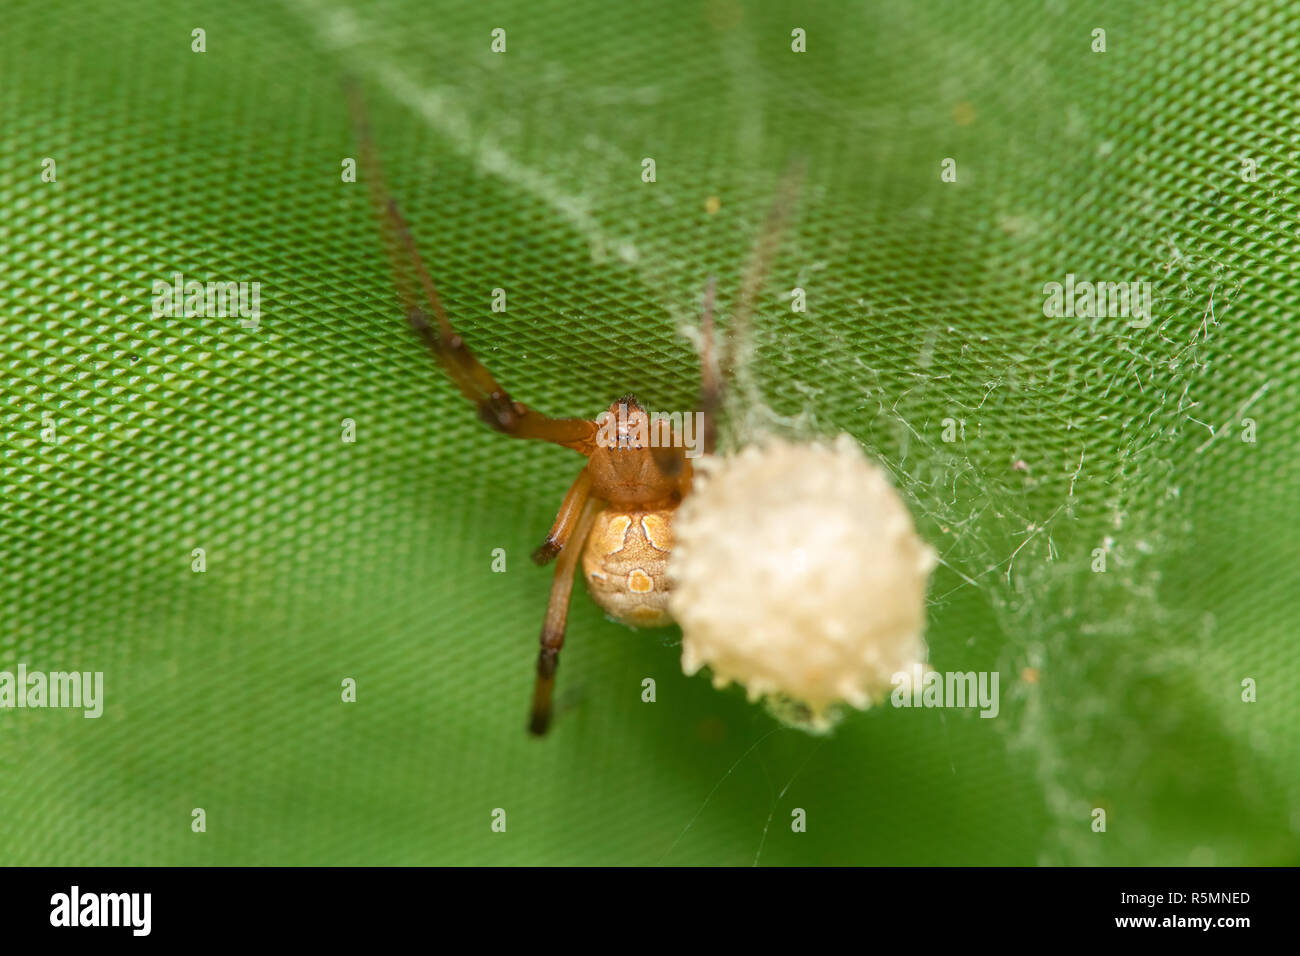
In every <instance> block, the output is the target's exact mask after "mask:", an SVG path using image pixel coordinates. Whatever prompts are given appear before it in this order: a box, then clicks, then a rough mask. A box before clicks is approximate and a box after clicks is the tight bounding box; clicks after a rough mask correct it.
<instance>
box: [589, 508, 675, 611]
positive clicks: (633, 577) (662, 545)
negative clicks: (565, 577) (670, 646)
mask: <svg viewBox="0 0 1300 956" xmlns="http://www.w3.org/2000/svg"><path fill="white" fill-rule="evenodd" d="M672 520H673V512H672V511H614V510H612V509H609V508H607V509H605V510H604V511H602V512H601V513H600V514H598V515H597V516H596V522H595V524H594V525H593V527H592V529H591V534H590V536H588V538H587V543H586V546H585V547H584V548H583V552H582V573H583V575H584V576H585V577H586V579H587V590H588V591H590V592H591V596H592V599H593V600H595V602H596V603H597V604H599V605H600V606H601V607H602V608H604V609H605V613H607V614H608V615H609V616H610V617H612V618H614V619H615V620H617V621H622V622H623V623H624V624H630V625H632V626H633V627H664V626H666V625H668V624H671V623H672V622H673V619H672V616H671V615H670V614H669V613H668V593H669V589H668V556H669V553H670V552H671V551H672V547H673V525H672Z"/></svg>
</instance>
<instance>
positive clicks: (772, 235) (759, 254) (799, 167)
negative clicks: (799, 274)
mask: <svg viewBox="0 0 1300 956" xmlns="http://www.w3.org/2000/svg"><path fill="white" fill-rule="evenodd" d="M803 177H804V164H803V162H802V161H795V162H793V163H791V164H790V166H789V167H787V168H786V171H785V173H784V174H783V175H782V177H781V184H780V186H778V187H777V192H776V198H775V199H774V200H772V206H771V208H770V209H769V210H768V213H767V218H766V219H765V220H764V221H763V228H762V231H761V232H759V234H758V238H757V239H755V240H754V248H753V250H752V251H751V252H750V254H749V261H748V262H747V263H746V264H745V271H744V273H743V275H742V278H741V280H740V292H739V293H738V294H737V296H736V304H735V307H734V308H733V309H732V312H731V328H730V329H729V330H728V333H727V354H726V358H725V361H723V362H722V367H723V369H724V370H725V369H732V368H735V365H736V361H737V360H738V358H739V352H740V348H741V346H742V344H743V343H744V341H745V339H746V338H747V337H748V335H749V320H750V317H751V316H752V315H753V314H754V304H755V302H756V301H757V299H758V293H759V292H760V291H762V288H763V282H764V280H765V279H766V278H767V270H768V268H769V267H770V266H771V264H772V260H773V259H774V258H775V257H776V252H777V250H778V249H779V248H780V247H781V239H782V237H783V236H784V235H785V228H786V225H787V224H788V223H789V221H790V215H791V213H792V212H793V211H794V207H795V205H796V203H797V202H798V199H799V189H800V187H801V186H802V184H803Z"/></svg>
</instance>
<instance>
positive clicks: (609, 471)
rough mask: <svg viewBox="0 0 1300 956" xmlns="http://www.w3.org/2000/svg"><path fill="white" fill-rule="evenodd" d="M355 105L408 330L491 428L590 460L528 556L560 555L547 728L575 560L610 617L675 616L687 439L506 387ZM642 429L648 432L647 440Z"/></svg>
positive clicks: (747, 282)
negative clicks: (444, 281) (462, 326)
mask: <svg viewBox="0 0 1300 956" xmlns="http://www.w3.org/2000/svg"><path fill="white" fill-rule="evenodd" d="M352 107H353V115H354V118H355V121H356V125H357V129H358V133H359V135H360V139H361V153H362V163H363V167H364V168H365V170H366V173H367V180H368V182H369V184H370V188H371V196H372V198H373V200H374V204H375V208H376V211H377V213H378V215H379V218H380V223H381V228H382V231H383V233H384V237H385V241H386V242H385V244H386V246H387V248H388V251H389V254H390V256H391V258H392V264H393V272H394V276H395V278H396V282H397V287H398V292H399V295H400V298H401V303H402V308H403V310H404V312H405V314H406V317H407V320H408V321H409V322H410V324H411V327H412V328H413V329H414V330H415V331H416V333H417V334H418V335H419V336H420V338H422V339H423V340H424V342H425V344H426V345H428V347H429V350H430V351H431V352H432V353H433V355H434V357H435V358H436V359H437V360H438V363H439V364H440V365H441V366H442V368H443V369H444V370H445V371H446V373H447V375H448V376H449V377H450V378H451V380H452V381H453V382H454V383H455V385H456V387H457V388H459V389H460V391H461V393H462V394H463V395H464V396H465V397H466V398H468V399H469V400H470V401H471V402H473V403H474V404H475V405H476V406H477V408H478V414H479V417H480V418H481V419H483V421H484V422H486V423H487V424H488V425H490V426H491V427H492V428H494V429H496V430H497V431H499V432H503V433H504V434H507V435H511V436H514V437H516V438H536V439H540V440H542V441H548V442H553V443H555V444H557V445H564V446H565V447H566V448H571V449H573V450H574V451H576V452H579V453H580V454H582V455H584V456H586V458H587V463H586V465H585V466H584V467H583V469H582V471H580V472H579V473H578V477H577V478H576V479H575V480H574V482H573V485H572V486H571V487H570V488H569V491H568V494H566V495H565V496H564V502H563V503H562V504H561V505H560V511H559V513H558V514H557V515H556V516H555V523H554V524H553V525H552V526H551V531H550V533H549V534H548V535H547V536H546V540H545V541H544V542H542V544H541V546H540V547H539V548H538V549H537V550H536V551H535V552H533V560H534V561H536V562H537V563H538V564H546V563H548V562H550V561H552V560H554V561H555V577H554V582H553V583H552V585H551V597H550V601H549V602H548V603H547V607H546V618H545V620H544V622H543V624H542V633H541V650H540V652H539V654H538V657H537V680H536V685H535V688H534V691H533V707H532V715H531V719H530V721H529V729H530V730H531V731H532V732H533V733H534V734H543V733H545V732H546V728H547V725H548V724H549V722H550V715H551V694H552V690H553V688H554V685H555V671H556V668H557V666H558V664H559V655H560V648H561V647H562V646H563V644H564V628H565V621H566V619H567V617H568V608H569V595H570V593H571V592H572V590H573V578H574V575H575V574H576V572H577V567H578V564H579V561H581V564H582V571H583V576H584V577H585V578H586V580H587V587H588V590H589V591H590V592H591V596H592V598H593V599H594V600H595V601H596V603H597V604H599V605H600V606H601V607H602V608H603V609H604V610H605V611H606V612H607V613H608V614H609V615H610V616H611V617H613V618H615V619H617V620H619V621H622V622H624V623H627V624H631V625H633V626H635V627H658V626H662V625H666V624H670V623H672V618H671V617H670V616H669V613H668V596H669V586H668V577H667V568H668V559H669V555H670V553H671V550H672V544H673V529H672V522H673V515H674V513H675V511H676V509H677V506H678V505H679V504H680V503H681V500H682V498H683V497H685V496H686V495H687V494H688V493H689V492H690V489H691V477H692V467H691V461H690V458H689V457H688V455H687V443H686V442H685V441H684V440H683V437H682V436H681V435H678V434H676V433H674V432H663V431H661V432H659V433H658V434H656V433H655V431H654V429H653V428H652V427H650V422H649V419H648V416H647V415H646V412H645V410H644V409H642V407H641V405H640V404H639V403H638V402H637V401H636V399H635V398H632V397H631V396H626V397H624V398H621V399H619V400H618V401H616V402H614V403H613V404H612V405H610V407H609V411H608V413H607V414H608V415H614V416H618V417H617V418H616V421H617V423H618V424H617V428H616V429H613V430H612V434H611V429H609V428H607V427H604V426H605V425H606V424H607V421H608V419H606V418H605V416H604V415H602V416H601V418H600V419H598V420H596V421H592V420H588V419H582V418H551V417H549V416H547V415H543V414H542V413H541V412H537V411H534V410H533V409H531V408H529V407H528V406H527V405H524V404H523V403H522V402H516V401H514V400H513V399H512V398H511V397H510V396H509V394H507V392H506V390H505V389H504V388H502V387H501V386H500V385H499V384H498V383H497V381H496V379H495V378H493V377H492V374H491V373H490V372H489V371H488V370H487V368H486V367H485V366H484V365H483V364H482V363H481V362H479V361H478V359H477V358H475V357H474V355H473V353H471V352H470V350H469V349H468V348H467V347H466V345H465V343H464V341H463V340H462V339H461V337H460V336H459V335H458V334H456V331H455V330H454V329H453V328H452V326H451V323H450V321H448V319H447V315H446V313H445V311H444V310H443V307H442V302H441V301H440V299H439V297H438V292H437V289H436V288H435V287H434V284H433V280H432V278H431V277H430V275H429V272H428V270H427V269H426V268H425V266H424V263H423V262H422V261H421V259H420V254H419V252H418V251H417V250H416V246H415V241H414V239H412V237H411V233H410V230H409V229H408V228H407V225H406V221H405V219H404V218H403V217H402V214H401V212H400V211H399V210H398V208H397V203H396V202H395V201H393V200H392V199H390V198H389V197H388V195H387V192H386V190H385V187H384V184H383V177H382V173H381V171H380V167H379V161H378V157H377V155H376V153H375V150H374V146H373V144H372V143H371V141H370V136H369V124H368V122H367V120H366V118H365V115H364V109H363V107H362V104H361V101H360V98H359V96H357V95H356V94H355V91H353V96H352ZM796 171H797V170H796ZM796 185H797V176H794V175H787V177H786V180H785V182H784V188H783V189H782V191H781V193H780V194H779V195H778V198H777V201H776V203H775V204H774V206H773V209H772V212H771V213H770V214H769V216H768V218H767V223H766V226H765V228H764V230H763V232H762V234H761V235H760V236H759V239H758V241H757V242H756V244H755V247H754V253H753V256H752V258H751V260H750V263H749V266H748V268H747V269H746V271H745V274H744V277H743V280H742V283H741V288H740V293H739V295H738V297H737V301H736V304H735V306H734V309H733V313H732V321H733V342H734V340H735V339H736V338H738V337H739V336H738V334H736V333H737V332H738V330H740V329H742V328H743V327H744V325H745V323H746V322H747V321H748V318H749V315H750V314H751V313H752V311H753V308H754V301H755V297H756V295H757V293H758V290H759V288H760V287H761V285H762V279H763V275H764V273H765V272H766V269H767V265H768V263H769V262H770V260H771V257H772V255H773V254H774V253H775V251H776V246H777V241H778V239H779V236H780V233H781V228H782V226H783V224H784V220H785V217H786V215H787V213H788V211H789V209H790V208H791V206H792V204H793V194H794V191H795V188H796ZM713 289H714V283H713V281H712V280H710V282H709V284H708V288H707V290H706V292H705V295H704V306H703V311H702V314H701V318H700V332H701V339H702V343H703V347H702V349H701V354H700V357H701V364H702V373H701V389H700V413H701V418H702V421H703V434H702V436H701V443H700V445H701V447H700V450H702V451H703V453H704V454H712V453H713V450H714V446H715V444H716V437H717V425H716V416H717V411H718V408H719V406H720V404H721V396H722V385H721V378H720V376H719V373H718V364H717V363H716V362H715V361H714V357H713V344H712V343H713ZM421 297H422V298H423V302H421V301H420V299H421ZM726 364H730V363H726ZM646 435H650V436H653V437H651V438H650V440H646V438H645V437H644V436H646Z"/></svg>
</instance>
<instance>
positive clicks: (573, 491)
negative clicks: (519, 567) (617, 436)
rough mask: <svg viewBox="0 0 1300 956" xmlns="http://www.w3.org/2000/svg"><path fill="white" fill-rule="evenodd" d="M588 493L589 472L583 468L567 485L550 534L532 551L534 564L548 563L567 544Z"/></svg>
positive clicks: (580, 515) (589, 486) (589, 491)
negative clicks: (567, 488) (566, 490)
mask: <svg viewBox="0 0 1300 956" xmlns="http://www.w3.org/2000/svg"><path fill="white" fill-rule="evenodd" d="M590 493H591V473H590V472H588V471H587V469H586V468H583V469H582V471H580V472H578V477H577V478H576V479H575V480H574V482H573V484H572V485H570V486H569V491H568V493H567V494H566V495H565V496H564V501H563V502H561V504H560V510H559V512H558V513H557V514H556V515H555V523H554V524H553V525H551V532H550V534H548V535H547V536H546V540H545V541H543V542H542V543H541V544H540V545H539V546H538V547H537V550H536V551H534V552H533V554H532V558H533V563H534V564H550V563H551V561H553V560H554V559H555V556H556V555H557V554H559V553H560V552H561V551H562V550H563V549H564V546H565V545H566V544H568V542H569V538H571V537H572V536H573V529H574V528H575V527H577V524H578V519H579V518H580V517H582V507H583V505H585V504H586V503H587V496H588V495H589V494H590Z"/></svg>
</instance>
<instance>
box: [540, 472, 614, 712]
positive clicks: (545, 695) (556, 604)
mask: <svg viewBox="0 0 1300 956" xmlns="http://www.w3.org/2000/svg"><path fill="white" fill-rule="evenodd" d="M602 507H604V503H603V502H601V501H598V500H596V499H593V498H588V499H587V501H586V503H585V504H584V505H583V506H582V512H581V514H580V515H579V517H578V520H577V522H576V524H575V526H574V529H573V533H572V535H571V536H570V538H569V542H570V546H566V547H564V548H562V549H561V550H560V557H559V560H558V561H556V562H555V578H554V580H553V581H552V583H551V599H550V601H549V602H548V603H547V605H546V620H545V621H544V622H543V623H542V634H541V645H542V648H541V651H540V652H539V653H538V655H537V682H536V684H535V685H534V686H533V710H532V715H531V717H530V719H529V722H528V729H529V731H530V732H531V733H533V734H536V735H537V736H539V737H540V736H541V735H542V734H544V733H546V728H547V726H548V725H549V724H550V722H551V693H552V691H553V690H554V689H555V671H556V668H558V667H559V665H560V648H562V647H563V646H564V628H565V625H566V624H567V622H568V618H569V595H570V594H572V593H573V574H574V571H575V570H576V568H577V566H578V559H579V557H580V556H581V554H582V542H583V541H584V540H585V539H586V537H587V535H588V533H589V532H590V531H591V523H592V521H593V520H595V517H596V515H597V514H598V513H599V512H600V509H601V508H602Z"/></svg>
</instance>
